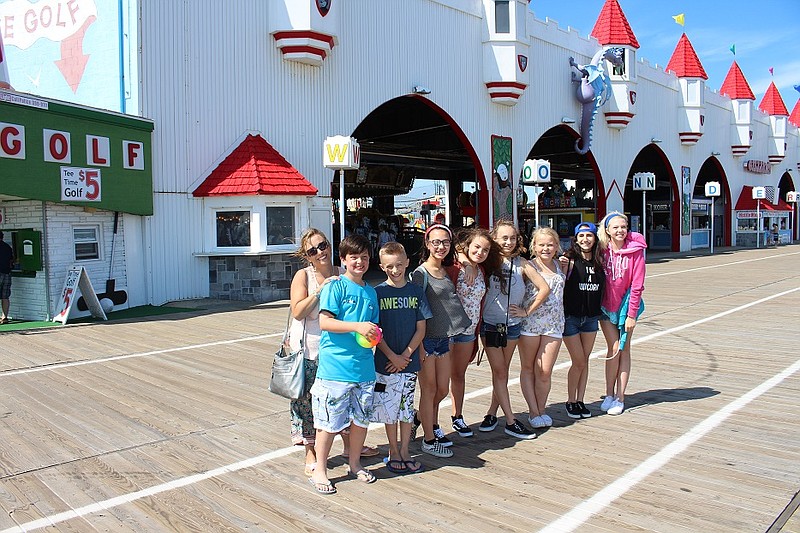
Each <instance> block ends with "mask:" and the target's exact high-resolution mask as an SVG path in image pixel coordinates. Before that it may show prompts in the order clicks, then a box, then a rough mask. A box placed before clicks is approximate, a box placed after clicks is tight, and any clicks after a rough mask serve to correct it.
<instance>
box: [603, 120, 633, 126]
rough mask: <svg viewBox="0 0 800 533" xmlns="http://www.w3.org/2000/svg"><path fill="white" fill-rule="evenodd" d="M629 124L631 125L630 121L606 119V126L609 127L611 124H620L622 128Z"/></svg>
mask: <svg viewBox="0 0 800 533" xmlns="http://www.w3.org/2000/svg"><path fill="white" fill-rule="evenodd" d="M630 123H631V121H630V120H625V119H619V120H611V119H606V124H608V125H609V126H610V125H612V124H622V125H623V126H627V125H628V124H630Z"/></svg>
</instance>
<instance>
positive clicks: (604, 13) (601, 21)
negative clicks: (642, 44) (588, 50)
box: [590, 0, 639, 48]
mask: <svg viewBox="0 0 800 533" xmlns="http://www.w3.org/2000/svg"><path fill="white" fill-rule="evenodd" d="M590 35H592V36H593V37H595V38H596V39H597V40H598V41H599V42H600V44H602V45H603V46H607V45H610V44H621V45H627V46H631V47H633V48H639V41H637V40H636V35H634V34H633V30H632V29H631V25H630V24H628V19H626V18H625V13H623V12H622V8H621V7H620V6H619V2H618V1H617V0H606V3H605V4H604V5H603V9H601V10H600V15H599V16H598V17H597V22H595V23H594V29H593V30H592V32H591V33H590Z"/></svg>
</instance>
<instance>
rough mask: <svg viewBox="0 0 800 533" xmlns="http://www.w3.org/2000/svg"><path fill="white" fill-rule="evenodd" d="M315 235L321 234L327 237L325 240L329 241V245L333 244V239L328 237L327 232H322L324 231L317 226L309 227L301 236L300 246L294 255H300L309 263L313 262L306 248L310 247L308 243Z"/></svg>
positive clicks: (324, 237)
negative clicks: (330, 239)
mask: <svg viewBox="0 0 800 533" xmlns="http://www.w3.org/2000/svg"><path fill="white" fill-rule="evenodd" d="M315 235H319V236H320V237H322V238H323V239H325V242H327V243H328V246H329V247H330V246H331V241H329V240H328V237H326V236H325V234H324V233H322V231H320V230H318V229H317V228H308V229H307V230H305V231H304V232H303V234H302V235H301V236H300V247H299V248H298V249H297V250H296V251H295V252H294V253H293V254H292V255H294V256H295V257H299V258H300V259H302V260H303V261H304V262H305V263H306V264H308V265H310V264H311V260H310V259H309V258H308V255H307V254H306V250H307V249H308V245H309V243H310V241H311V239H312V237H314V236H315ZM331 255H333V254H331Z"/></svg>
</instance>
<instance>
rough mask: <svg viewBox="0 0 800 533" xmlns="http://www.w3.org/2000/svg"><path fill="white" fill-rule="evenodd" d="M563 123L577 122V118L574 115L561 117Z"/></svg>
mask: <svg viewBox="0 0 800 533" xmlns="http://www.w3.org/2000/svg"><path fill="white" fill-rule="evenodd" d="M561 123H562V124H575V119H574V118H572V117H561Z"/></svg>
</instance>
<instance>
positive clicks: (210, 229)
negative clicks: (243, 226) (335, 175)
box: [199, 195, 308, 255]
mask: <svg viewBox="0 0 800 533" xmlns="http://www.w3.org/2000/svg"><path fill="white" fill-rule="evenodd" d="M204 200H205V202H204V203H205V209H204V216H203V219H204V222H205V226H206V230H205V231H204V234H205V235H204V242H205V245H204V246H203V248H204V252H202V253H201V254H199V255H261V254H272V253H292V252H294V251H296V250H297V246H298V244H297V243H298V242H299V238H300V234H302V232H303V230H304V226H303V224H304V220H305V223H306V224H307V218H308V215H307V211H308V201H307V200H306V198H305V197H293V196H288V195H287V196H279V197H264V196H259V197H255V198H252V197H250V198H248V200H251V201H252V202H253V203H250V204H243V203H242V197H218V198H213V199H211V198H206V199H204ZM272 207H290V208H292V209H293V210H294V213H293V214H294V216H293V223H294V233H295V234H294V235H293V236H292V241H293V242H288V243H286V244H268V239H269V235H268V234H267V213H268V211H267V210H268V208H272ZM221 211H248V212H249V213H250V246H217V213H219V212H221ZM304 213H305V216H304Z"/></svg>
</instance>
